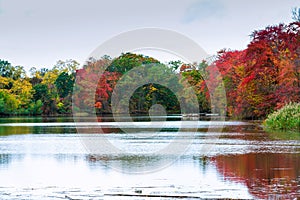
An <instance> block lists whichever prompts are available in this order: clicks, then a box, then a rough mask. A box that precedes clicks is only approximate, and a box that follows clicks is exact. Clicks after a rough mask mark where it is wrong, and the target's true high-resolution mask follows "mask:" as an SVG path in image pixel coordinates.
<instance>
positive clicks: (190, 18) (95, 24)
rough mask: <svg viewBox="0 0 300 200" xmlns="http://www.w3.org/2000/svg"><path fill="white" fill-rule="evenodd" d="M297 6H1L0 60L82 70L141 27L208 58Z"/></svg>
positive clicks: (1, 0) (173, 0) (116, 2)
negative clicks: (72, 64)
mask: <svg viewBox="0 0 300 200" xmlns="http://www.w3.org/2000/svg"><path fill="white" fill-rule="evenodd" d="M299 6H300V0H151V1H142V0H126V1H123V0H105V1H104V0H85V1H83V0H76V1H74V0H51V1H50V0H48V1H46V0H0V25H1V29H0V30H1V31H0V36H1V37H0V59H2V60H8V61H9V62H10V63H12V64H13V65H21V66H24V67H25V69H27V70H28V69H29V68H31V67H36V68H42V67H46V68H52V66H53V65H54V64H55V63H56V62H57V61H58V60H66V59H74V60H76V61H78V62H79V63H81V64H82V63H84V61H85V60H86V59H87V58H88V57H89V55H90V53H91V52H92V51H93V50H94V49H96V48H97V47H98V46H99V45H101V44H102V43H103V42H105V41H107V40H108V39H110V38H113V37H114V36H116V35H118V34H120V33H123V32H126V31H131V30H134V29H139V28H145V27H155V28H162V29H168V30H173V31H176V32H178V33H180V34H183V35H185V36H187V37H189V38H190V39H192V40H194V41H195V42H196V43H197V44H199V45H200V46H201V47H202V48H203V49H204V50H205V51H206V52H207V53H208V54H210V55H213V54H216V52H217V51H218V50H220V49H223V48H228V49H232V50H241V49H245V48H246V47H247V44H248V43H249V42H250V37H249V35H250V34H251V33H252V32H253V31H254V30H259V29H263V28H264V27H266V26H268V25H275V24H278V23H280V22H283V23H289V22H291V21H292V17H291V10H292V8H293V7H299ZM174 42H176V41H174ZM162 59H163V58H162ZM164 59H167V58H166V57H165V58H164ZM170 59H171V57H170Z"/></svg>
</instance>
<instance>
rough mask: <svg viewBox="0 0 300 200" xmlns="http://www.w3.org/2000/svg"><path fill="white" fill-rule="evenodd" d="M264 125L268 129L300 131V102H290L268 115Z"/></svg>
mask: <svg viewBox="0 0 300 200" xmlns="http://www.w3.org/2000/svg"><path fill="white" fill-rule="evenodd" d="M264 125H265V127H266V128H267V129H268V130H283V131H292V132H300V103H289V104H287V105H285V106H284V107H283V108H281V109H280V110H278V111H275V112H274V113H272V114H270V115H268V117H267V119H266V120H265V122H264Z"/></svg>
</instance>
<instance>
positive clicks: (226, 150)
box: [0, 116, 300, 199]
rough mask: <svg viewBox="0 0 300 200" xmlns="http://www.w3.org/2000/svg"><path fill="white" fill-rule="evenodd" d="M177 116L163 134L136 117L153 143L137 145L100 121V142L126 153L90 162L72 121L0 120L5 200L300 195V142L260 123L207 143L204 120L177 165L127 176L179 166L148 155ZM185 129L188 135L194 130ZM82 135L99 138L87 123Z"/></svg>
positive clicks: (0, 190)
mask: <svg viewBox="0 0 300 200" xmlns="http://www.w3.org/2000/svg"><path fill="white" fill-rule="evenodd" d="M176 117H177V118H176ZM176 117H173V118H171V119H170V120H167V122H166V125H167V126H166V127H165V128H164V129H162V130H161V131H160V132H159V133H158V134H154V133H152V132H151V129H149V127H147V123H146V122H145V121H147V120H146V118H143V117H136V119H135V121H136V122H137V124H139V128H142V129H146V130H147V131H148V132H147V134H149V135H150V136H151V137H145V138H138V137H136V135H135V134H131V133H122V131H121V129H120V128H119V127H117V126H116V123H115V122H112V121H113V118H112V116H109V117H104V116H102V117H101V119H100V118H99V119H98V122H100V121H101V124H100V125H101V128H102V131H103V133H109V134H104V135H100V136H101V137H102V136H103V137H107V139H108V140H109V141H110V142H111V143H112V144H114V145H116V146H117V147H119V148H120V149H122V150H123V152H124V154H120V155H114V156H112V155H105V154H100V155H90V152H89V151H87V150H86V149H85V148H84V146H83V145H82V138H83V137H88V136H89V135H87V134H84V136H81V135H78V134H75V133H76V129H75V127H74V123H73V121H72V118H10V119H0V199H20V198H27V199H44V198H48V199H51V197H53V198H54V197H55V198H57V199H63V198H65V196H68V197H70V198H73V199H85V198H86V199H88V198H89V199H97V198H98V199H103V198H104V197H107V198H112V197H113V196H114V195H117V194H129V195H133V196H134V195H137V193H136V191H141V192H142V194H143V195H147V194H149V195H153V196H155V195H162V196H163V195H164V196H168V195H170V194H171V195H177V196H189V197H201V198H239V199H243V198H244V199H249V198H250V199H251V198H271V199H275V198H277V199H278V198H281V199H290V198H297V197H299V196H300V188H299V186H300V171H299V169H300V143H299V140H298V138H297V137H296V138H294V137H288V138H282V137H278V136H276V135H274V134H273V135H270V134H268V133H266V132H264V131H263V129H262V127H261V126H260V125H259V124H253V123H248V122H235V121H232V122H226V123H225V128H224V129H223V131H222V132H220V131H219V132H218V131H217V130H218V128H216V132H214V129H213V128H212V129H210V131H213V132H210V133H209V134H210V135H209V136H211V137H208V135H207V130H208V129H207V127H208V125H209V123H210V122H209V121H201V122H199V127H198V131H197V133H195V138H194V140H193V142H192V144H191V145H190V146H189V147H190V148H189V149H188V151H187V152H185V153H184V154H183V155H182V156H181V157H178V159H177V160H176V161H175V162H174V163H173V164H172V165H170V166H166V168H164V169H162V170H159V171H156V172H154V173H144V174H135V175H132V174H130V173H123V172H131V171H132V172H134V171H137V169H139V170H140V169H141V167H143V166H145V168H155V167H156V166H155V164H159V163H160V162H163V161H166V162H168V159H169V160H173V159H174V158H172V155H153V154H150V155H148V154H146V153H148V152H150V153H152V152H156V151H157V150H158V149H161V148H163V147H164V146H165V145H168V144H169V143H170V141H172V140H174V136H175V135H176V133H174V132H177V131H178V124H180V119H178V116H176ZM89 120H90V119H89V118H85V119H84V121H83V122H88V121H89ZM173 120H177V121H173ZM119 125H120V124H119ZM121 125H122V126H127V125H128V124H127V123H126V122H124V123H123V124H122V123H121ZM154 125H155V123H154ZM156 125H159V123H157V124H156ZM185 125H186V126H187V129H188V128H189V127H188V125H189V124H188V123H187V124H185ZM216 127H218V123H216ZM81 128H82V132H83V133H85V132H86V133H99V132H98V130H97V127H95V126H90V125H89V124H88V125H86V126H82V127H81ZM79 130H80V129H79ZM187 133H188V132H187ZM91 135H93V137H98V136H99V135H98V134H96V135H95V134H91ZM152 136H153V137H152ZM286 139H287V140H286ZM205 144H207V145H210V146H213V148H212V151H209V152H205V153H203V151H202V149H201V148H202V146H203V145H205ZM122 145H123V146H122ZM123 152H122V153H123ZM128 152H135V153H136V154H129V153H128ZM174 160H175V159H174ZM107 166H109V167H107ZM111 167H112V168H114V167H115V168H116V169H121V170H119V171H116V170H114V169H112V168H111ZM9 187H10V188H9ZM28 188H30V189H28ZM32 188H33V189H32ZM74 188H75V189H74ZM74 191H76V192H74ZM7 194H9V195H7ZM45 194H46V195H45ZM91 194H93V195H95V196H93V197H91V196H89V195H91ZM114 197H115V199H119V197H120V196H114ZM125 199H128V198H125ZM131 199H139V198H137V197H133V198H131ZM140 199H144V198H140Z"/></svg>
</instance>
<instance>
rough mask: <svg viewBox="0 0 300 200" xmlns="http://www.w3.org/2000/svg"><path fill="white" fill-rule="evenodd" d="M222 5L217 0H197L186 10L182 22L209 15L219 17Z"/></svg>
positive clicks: (208, 16)
mask: <svg viewBox="0 0 300 200" xmlns="http://www.w3.org/2000/svg"><path fill="white" fill-rule="evenodd" d="M223 12H224V6H223V4H222V2H220V1H219V0H197V1H196V2H194V3H192V4H191V5H190V6H189V7H188V8H187V10H186V12H185V14H184V17H183V23H191V22H194V21H198V20H203V19H207V18H211V17H221V16H222V15H223Z"/></svg>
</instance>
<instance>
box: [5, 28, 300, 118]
mask: <svg viewBox="0 0 300 200" xmlns="http://www.w3.org/2000/svg"><path fill="white" fill-rule="evenodd" d="M250 37H251V41H250V43H249V44H248V46H247V48H246V49H244V50H230V49H222V50H220V51H219V52H218V53H217V55H215V56H214V59H213V62H208V61H206V60H201V61H199V62H198V63H183V62H181V61H170V62H168V63H160V62H159V61H158V60H156V59H155V58H151V57H148V56H144V55H138V54H133V53H130V52H124V53H123V54H122V55H120V56H119V57H117V58H111V57H109V56H103V57H102V58H101V59H98V60H97V59H94V58H90V59H89V60H88V61H87V62H86V63H85V64H84V65H83V66H82V67H81V68H79V66H80V64H79V63H78V62H76V61H75V60H66V61H61V60H60V61H58V62H57V63H56V64H55V65H54V66H53V67H52V68H40V69H37V68H35V67H32V68H31V69H30V70H29V71H28V72H26V71H25V70H24V67H22V66H12V64H11V63H10V62H9V61H6V60H0V74H1V76H0V115H2V116H5V115H47V116H48V115H72V97H74V95H76V93H74V94H73V86H74V82H75V80H81V81H80V84H77V85H76V86H75V87H76V88H75V90H80V89H81V88H88V87H91V86H90V85H89V84H90V80H93V79H95V81H96V82H97V83H98V84H97V86H96V88H95V90H94V97H95V98H92V99H90V98H82V100H81V101H76V102H73V103H74V107H73V109H75V110H76V109H77V110H78V109H80V108H82V107H84V106H82V104H84V105H85V106H86V107H88V108H92V110H94V111H96V112H97V113H99V114H102V113H111V112H112V110H111V96H112V93H113V91H114V88H115V86H116V84H117V83H118V81H119V80H121V78H122V76H124V75H125V74H126V73H127V72H128V71H130V70H131V69H133V68H135V67H139V66H142V65H147V64H155V65H156V66H158V67H160V68H161V69H164V70H158V71H157V73H156V76H157V77H156V78H157V79H166V82H172V81H173V80H171V77H173V76H169V75H168V74H173V75H174V76H175V77H177V78H178V79H179V80H187V81H188V83H189V84H190V85H191V86H192V87H193V89H194V91H195V94H196V96H197V99H198V104H199V109H200V110H199V112H202V113H210V112H211V105H210V103H211V102H210V95H209V92H208V89H207V85H206V84H207V83H206V81H205V80H206V79H208V78H209V77H210V76H215V75H216V69H217V70H218V72H219V74H218V77H217V79H216V81H215V82H214V85H213V86H212V88H213V92H214V94H215V95H218V92H219V88H220V85H221V84H222V85H223V86H224V87H225V91H226V98H227V101H226V115H227V116H229V117H233V118H239V119H264V118H265V117H266V116H267V115H268V114H270V113H272V112H274V111H276V110H278V109H280V108H282V107H283V106H284V105H286V104H288V103H290V102H300V22H292V23H289V24H282V23H281V24H278V25H273V26H268V27H266V28H265V29H262V30H257V31H254V32H253V33H252V34H251V36H250ZM213 66H216V67H213ZM99 69H102V70H103V71H104V72H103V73H102V74H101V77H100V78H99V77H98V72H99ZM136 78H137V79H138V77H136ZM98 79H99V80H98ZM88 80H89V81H88ZM75 90H74V91H75ZM183 95H184V94H183ZM74 99H77V100H78V99H80V98H74ZM220 101H221V100H220ZM157 103H158V104H162V105H163V106H164V107H165V108H166V110H167V112H168V113H180V107H179V102H178V100H177V99H176V97H175V96H174V94H173V92H172V91H171V90H170V89H169V88H168V87H165V86H162V85H159V84H151V83H149V84H146V85H143V86H141V87H139V88H137V90H136V91H135V92H134V93H133V95H132V96H131V98H130V105H129V107H130V108H129V109H130V110H131V112H132V113H137V114H143V113H147V112H148V111H149V108H150V107H151V106H152V105H153V104H157ZM220 103H223V102H220ZM86 111H87V110H85V111H82V112H86Z"/></svg>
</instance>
